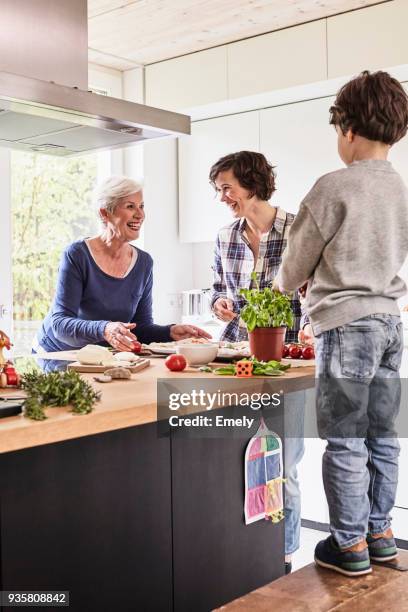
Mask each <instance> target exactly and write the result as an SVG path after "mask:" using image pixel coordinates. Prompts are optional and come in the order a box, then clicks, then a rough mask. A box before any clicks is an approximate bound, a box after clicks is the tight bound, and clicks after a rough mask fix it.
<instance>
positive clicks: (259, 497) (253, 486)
mask: <svg viewBox="0 0 408 612" xmlns="http://www.w3.org/2000/svg"><path fill="white" fill-rule="evenodd" d="M282 466H283V461H282V441H281V439H280V438H279V436H278V434H276V433H275V432H273V431H270V430H269V429H268V427H267V426H266V423H265V421H264V419H263V417H262V418H261V423H260V425H259V428H258V431H257V432H256V434H255V436H254V437H253V438H251V440H250V441H249V443H248V446H247V448H246V451H245V465H244V468H245V504H244V513H245V523H246V525H249V523H254V522H255V521H259V520H260V519H266V520H268V519H270V520H271V521H272V522H273V523H278V522H279V521H281V520H282V519H283V518H284V512H283V482H284V480H283V478H282V469H283V467H282Z"/></svg>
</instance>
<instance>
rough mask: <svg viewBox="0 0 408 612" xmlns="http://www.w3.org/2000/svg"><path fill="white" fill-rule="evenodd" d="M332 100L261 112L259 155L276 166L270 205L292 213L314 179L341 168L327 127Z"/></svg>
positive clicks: (332, 130) (334, 137) (319, 100)
mask: <svg viewBox="0 0 408 612" xmlns="http://www.w3.org/2000/svg"><path fill="white" fill-rule="evenodd" d="M332 102H333V98H321V99H318V100H308V101H306V102H299V103H296V104H287V105H285V106H277V107H274V108H269V109H266V110H263V111H261V114H260V151H261V152H262V153H264V155H266V157H267V158H268V159H269V161H270V162H271V163H272V164H273V165H274V166H276V173H277V180H276V185H277V191H276V194H274V195H273V197H272V202H273V203H275V204H276V205H279V206H281V207H282V208H284V209H285V210H287V211H289V212H294V213H296V212H297V211H298V208H299V204H300V202H301V201H302V199H303V197H304V196H305V195H306V193H307V192H308V191H309V190H310V189H311V187H312V186H313V184H314V183H315V181H316V179H317V178H319V176H322V175H323V174H325V173H327V172H331V171H333V170H336V169H338V168H341V167H343V163H342V161H341V160H340V158H339V157H338V154H337V136H336V132H335V130H334V128H333V126H331V125H329V107H330V105H331V104H332Z"/></svg>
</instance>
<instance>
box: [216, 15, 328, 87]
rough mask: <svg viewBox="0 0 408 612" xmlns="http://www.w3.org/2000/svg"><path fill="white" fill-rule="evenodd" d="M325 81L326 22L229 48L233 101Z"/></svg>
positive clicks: (317, 22)
mask: <svg viewBox="0 0 408 612" xmlns="http://www.w3.org/2000/svg"><path fill="white" fill-rule="evenodd" d="M326 78H327V64H326V23H325V20H324V19H321V20H319V21H313V22H311V23H306V24H304V25H300V26H296V27H293V28H287V29H284V30H279V31H277V32H271V33H270V34H265V35H264V36H256V37H254V38H249V39H246V40H243V41H240V42H237V43H232V44H229V45H228V93H229V97H230V98H240V97H243V96H249V95H252V94H258V93H262V92H265V91H273V90H276V89H284V88H286V87H292V86H294V85H302V84H303V83H313V82H316V81H322V80H323V79H326Z"/></svg>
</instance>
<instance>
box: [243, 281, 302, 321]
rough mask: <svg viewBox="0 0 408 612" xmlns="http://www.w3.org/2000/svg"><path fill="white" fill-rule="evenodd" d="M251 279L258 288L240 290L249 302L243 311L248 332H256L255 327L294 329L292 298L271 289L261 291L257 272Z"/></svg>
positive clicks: (266, 288)
mask: <svg viewBox="0 0 408 612" xmlns="http://www.w3.org/2000/svg"><path fill="white" fill-rule="evenodd" d="M251 278H252V280H253V281H254V282H255V284H256V287H255V288H254V289H241V290H240V294H241V295H242V296H243V297H244V298H245V299H246V301H247V304H246V305H245V306H244V307H243V309H242V310H241V318H242V320H243V321H244V323H245V324H246V326H247V328H248V331H250V332H252V331H254V329H255V327H292V326H293V323H294V317H293V312H292V305H291V299H290V296H288V295H283V293H280V291H276V290H274V289H271V288H270V287H265V288H264V289H260V288H259V283H258V280H257V276H256V272H252V276H251Z"/></svg>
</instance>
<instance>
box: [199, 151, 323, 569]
mask: <svg viewBox="0 0 408 612" xmlns="http://www.w3.org/2000/svg"><path fill="white" fill-rule="evenodd" d="M210 182H211V184H212V185H213V186H214V188H215V189H216V191H217V193H218V194H219V196H220V200H221V202H224V203H225V204H226V205H227V206H228V207H229V209H230V210H231V213H232V215H233V217H234V218H235V221H234V222H233V223H232V224H231V225H228V226H226V227H224V228H222V229H221V230H220V231H219V233H218V236H217V240H216V245H215V263H214V268H213V270H214V283H213V293H212V299H211V305H212V309H213V311H214V313H215V315H216V316H217V317H218V318H219V319H221V321H225V322H226V327H225V329H224V331H223V333H222V336H221V339H222V340H229V341H231V342H236V341H239V340H247V338H248V332H247V329H246V327H245V325H244V323H243V322H242V321H241V319H240V316H239V313H240V311H241V308H242V307H243V306H244V304H245V300H244V299H243V298H242V297H241V296H240V295H239V291H240V289H242V288H246V289H248V288H250V287H251V274H252V272H253V271H254V270H255V271H256V272H257V276H258V282H259V286H260V287H261V288H262V287H266V286H268V285H269V286H270V285H271V284H272V281H273V280H274V278H275V276H276V274H277V272H278V269H279V266H280V264H281V260H282V254H283V251H284V250H285V247H286V243H287V240H288V233H289V229H290V226H291V225H292V223H293V221H294V219H295V215H292V214H291V213H287V212H285V211H284V210H282V209H281V208H276V207H273V206H271V205H270V204H269V199H270V198H271V196H272V194H273V192H274V191H275V175H274V172H273V167H272V166H271V164H269V163H268V161H267V160H266V158H265V157H264V155H262V154H261V153H255V152H252V151H240V152H238V153H231V154H230V155H226V156H225V157H222V158H221V159H219V160H218V161H217V162H216V163H215V164H214V165H213V166H212V168H211V170H210ZM292 308H293V314H294V317H295V323H294V326H293V328H292V329H288V330H287V332H286V341H287V342H297V340H298V335H299V336H300V339H301V340H302V341H308V342H312V331H311V327H310V325H309V323H308V319H307V315H306V314H305V313H304V314H303V316H302V312H301V305H300V301H299V296H298V294H297V293H295V294H294V296H293V299H292ZM303 326H304V329H302V327H303ZM304 402H305V394H304V392H303V391H302V392H298V393H291V394H290V395H288V396H287V397H286V398H285V415H286V414H290V415H291V419H292V423H291V427H290V429H291V432H292V433H291V435H292V436H294V437H290V438H286V439H285V445H284V462H285V466H284V468H285V470H284V472H285V474H284V475H285V478H286V479H287V482H286V487H285V569H286V573H289V572H290V571H291V557H292V553H294V552H295V551H296V550H297V549H298V548H299V536H300V490H299V483H298V480H297V470H296V466H297V464H298V463H299V461H300V460H301V458H302V456H303V452H304V442H303V420H304ZM293 432H296V433H293Z"/></svg>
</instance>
